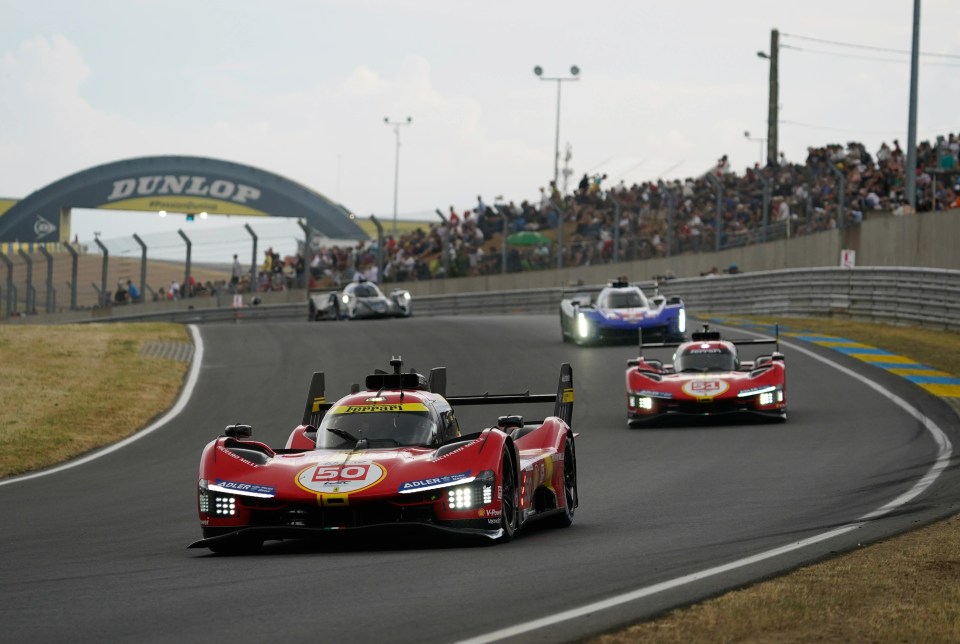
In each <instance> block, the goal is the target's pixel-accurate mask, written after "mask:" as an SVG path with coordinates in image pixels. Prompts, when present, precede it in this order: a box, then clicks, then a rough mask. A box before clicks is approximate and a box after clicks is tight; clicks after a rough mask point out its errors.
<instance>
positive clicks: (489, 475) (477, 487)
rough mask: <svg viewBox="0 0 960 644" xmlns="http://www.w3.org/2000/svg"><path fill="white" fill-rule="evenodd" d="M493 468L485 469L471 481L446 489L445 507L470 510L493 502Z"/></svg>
mask: <svg viewBox="0 0 960 644" xmlns="http://www.w3.org/2000/svg"><path fill="white" fill-rule="evenodd" d="M494 480H495V477H494V474H493V470H485V471H483V472H481V473H480V474H479V476H477V478H476V479H474V480H473V482H471V483H469V484H466V485H456V486H454V487H451V488H450V489H448V490H447V507H448V508H450V509H451V510H470V509H473V508H479V507H483V506H484V505H489V504H491V503H493V484H494Z"/></svg>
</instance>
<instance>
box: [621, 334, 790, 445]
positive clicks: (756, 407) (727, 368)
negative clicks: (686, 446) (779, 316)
mask: <svg viewBox="0 0 960 644" xmlns="http://www.w3.org/2000/svg"><path fill="white" fill-rule="evenodd" d="M745 345H773V347H774V349H773V351H772V352H771V353H769V354H767V355H761V356H758V357H757V358H755V359H753V360H741V359H740V356H739V353H738V347H741V346H745ZM640 347H641V350H640V356H639V357H638V358H634V359H631V360H628V361H627V372H626V381H627V422H628V424H629V425H630V426H631V427H641V426H643V425H646V424H650V423H652V422H655V421H657V420H660V419H664V418H666V417H669V416H701V417H702V416H718V415H726V414H747V415H755V416H762V417H765V418H769V419H772V420H776V421H785V420H786V419H787V376H786V364H785V361H784V356H783V354H782V353H780V342H779V332H778V333H777V336H776V337H773V338H770V337H767V338H761V339H746V338H744V339H730V340H725V339H723V338H722V337H721V334H720V332H719V331H712V330H710V328H709V326H708V325H704V327H703V330H702V331H698V332H694V333H693V334H692V340H691V341H689V342H680V343H650V344H643V343H642V342H641V345H640ZM667 347H671V348H672V347H675V348H676V352H675V353H674V354H673V364H664V363H663V362H662V361H661V360H655V359H652V358H645V357H644V356H643V349H652V348H667Z"/></svg>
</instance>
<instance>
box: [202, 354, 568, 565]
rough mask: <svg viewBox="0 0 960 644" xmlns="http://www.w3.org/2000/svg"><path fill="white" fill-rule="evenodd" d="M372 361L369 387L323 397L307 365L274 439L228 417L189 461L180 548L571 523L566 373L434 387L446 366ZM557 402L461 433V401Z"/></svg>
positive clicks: (483, 532) (491, 531) (488, 531)
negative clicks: (425, 369) (191, 490)
mask: <svg viewBox="0 0 960 644" xmlns="http://www.w3.org/2000/svg"><path fill="white" fill-rule="evenodd" d="M390 364H391V365H392V366H393V373H388V372H385V371H381V370H379V369H378V370H376V372H375V373H374V374H372V375H369V376H367V378H366V388H365V389H364V390H360V387H359V385H354V387H353V391H352V393H350V394H348V395H347V396H344V397H343V398H341V399H340V400H338V401H337V402H335V403H328V402H326V399H325V393H324V374H323V373H322V372H317V373H315V374H314V375H313V379H312V381H311V384H310V389H309V392H308V396H307V404H306V409H305V410H304V415H303V422H302V424H301V425H299V426H298V427H296V428H295V429H294V430H293V431H292V433H291V434H290V438H289V439H288V441H287V444H286V446H285V447H284V448H282V449H279V448H277V449H275V448H271V447H269V446H267V445H265V444H264V443H261V442H257V441H255V440H252V439H251V435H252V430H251V428H250V426H249V425H229V426H227V428H226V430H225V432H224V435H222V436H219V437H218V438H216V439H215V440H213V441H212V442H210V443H209V444H208V445H207V446H206V448H205V449H204V450H203V455H202V456H201V459H200V476H199V485H198V490H197V509H198V511H199V514H200V525H201V528H202V531H203V537H204V538H203V539H201V540H200V541H197V542H195V543H193V544H191V545H190V547H191V548H209V549H210V550H212V551H214V552H218V553H245V552H251V551H256V550H257V549H259V548H260V546H261V545H262V544H263V542H264V541H265V540H276V539H281V540H282V539H297V538H304V537H311V536H317V535H320V534H328V533H329V532H330V531H349V530H364V529H381V528H390V527H404V526H405V527H408V528H409V527H410V526H419V527H424V528H428V529H434V530H439V531H446V532H450V533H458V534H464V535H474V536H478V537H482V538H489V539H495V540H501V541H507V540H509V539H511V538H512V537H513V535H514V534H515V533H516V532H517V530H519V529H520V528H522V527H523V526H524V525H526V524H527V522H528V521H531V520H534V519H541V518H542V519H548V520H550V521H552V522H553V523H554V524H556V525H557V526H568V525H570V524H571V523H572V521H573V515H574V511H575V509H576V507H577V461H576V450H575V447H574V436H575V434H574V433H573V431H572V430H571V429H570V424H571V416H572V414H573V371H572V369H571V368H570V365H569V364H563V365H562V366H561V368H560V383H559V386H558V389H557V393H556V394H530V393H529V392H526V393H521V394H505V395H490V394H486V393H485V394H482V395H478V396H451V397H447V396H445V390H446V368H445V367H437V368H435V369H432V370H431V372H430V375H429V377H427V376H424V375H423V374H419V373H416V372H414V371H411V372H410V373H402V372H401V366H402V364H403V362H402V360H401V359H400V358H393V359H392V360H390ZM550 402H552V403H554V409H553V413H554V415H553V416H549V417H547V418H546V419H544V420H542V421H535V422H524V419H523V417H522V416H519V415H512V414H511V415H505V416H500V417H499V419H498V422H497V425H496V426H495V427H488V428H486V429H482V430H481V431H478V432H475V433H471V434H462V433H461V431H460V426H459V424H458V422H457V418H456V416H455V415H454V411H453V410H454V408H455V407H457V406H459V405H500V406H506V407H508V408H510V410H511V411H513V407H515V406H516V405H518V404H527V403H550Z"/></svg>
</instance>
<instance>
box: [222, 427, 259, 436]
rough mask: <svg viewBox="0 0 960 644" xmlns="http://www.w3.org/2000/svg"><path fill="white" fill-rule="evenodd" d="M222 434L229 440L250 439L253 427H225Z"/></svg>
mask: <svg viewBox="0 0 960 644" xmlns="http://www.w3.org/2000/svg"><path fill="white" fill-rule="evenodd" d="M223 433H224V434H226V435H227V436H229V437H230V438H250V437H251V436H253V427H251V426H250V425H227V428H226V429H224V430H223Z"/></svg>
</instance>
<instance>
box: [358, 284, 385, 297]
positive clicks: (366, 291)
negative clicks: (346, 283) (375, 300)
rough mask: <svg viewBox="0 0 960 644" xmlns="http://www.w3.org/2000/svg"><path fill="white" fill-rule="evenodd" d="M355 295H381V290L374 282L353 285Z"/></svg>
mask: <svg viewBox="0 0 960 644" xmlns="http://www.w3.org/2000/svg"><path fill="white" fill-rule="evenodd" d="M353 295H356V296H357V297H379V296H380V292H379V291H377V287H376V286H374V285H373V284H360V285H358V286H354V287H353Z"/></svg>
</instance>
